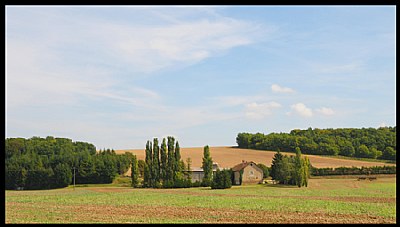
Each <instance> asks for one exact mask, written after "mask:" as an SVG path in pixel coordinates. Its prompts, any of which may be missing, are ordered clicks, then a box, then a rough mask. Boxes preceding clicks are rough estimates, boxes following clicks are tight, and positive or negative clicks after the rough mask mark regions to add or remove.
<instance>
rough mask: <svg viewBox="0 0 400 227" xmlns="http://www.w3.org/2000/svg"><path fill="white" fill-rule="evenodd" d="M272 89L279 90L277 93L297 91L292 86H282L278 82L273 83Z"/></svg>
mask: <svg viewBox="0 0 400 227" xmlns="http://www.w3.org/2000/svg"><path fill="white" fill-rule="evenodd" d="M271 89H272V91H273V92H277V93H294V92H295V91H294V90H293V89H291V88H288V87H281V86H279V85H277V84H273V85H271Z"/></svg>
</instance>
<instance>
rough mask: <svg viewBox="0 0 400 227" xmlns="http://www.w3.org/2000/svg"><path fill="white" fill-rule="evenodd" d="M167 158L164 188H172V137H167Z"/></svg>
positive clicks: (173, 175) (173, 158) (173, 159)
mask: <svg viewBox="0 0 400 227" xmlns="http://www.w3.org/2000/svg"><path fill="white" fill-rule="evenodd" d="M167 138H168V157H167V170H166V172H167V177H166V178H167V183H166V185H165V186H167V187H172V185H173V184H174V177H175V171H174V167H175V154H174V143H175V138H174V137H172V136H168V137H167Z"/></svg>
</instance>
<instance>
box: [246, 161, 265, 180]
mask: <svg viewBox="0 0 400 227" xmlns="http://www.w3.org/2000/svg"><path fill="white" fill-rule="evenodd" d="M262 179H263V172H262V170H260V168H258V167H257V166H256V165H255V164H254V163H250V164H249V165H248V166H246V167H245V168H244V169H243V175H242V184H243V183H258V182H260V181H262Z"/></svg>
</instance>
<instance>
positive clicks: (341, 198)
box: [5, 175, 396, 224]
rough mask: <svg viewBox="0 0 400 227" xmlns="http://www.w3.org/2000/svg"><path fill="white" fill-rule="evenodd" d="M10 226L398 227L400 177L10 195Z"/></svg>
mask: <svg viewBox="0 0 400 227" xmlns="http://www.w3.org/2000/svg"><path fill="white" fill-rule="evenodd" d="M5 199H6V203H5V214H6V216H5V218H6V220H5V221H6V223H353V224H354V223H376V224H377V223H396V177H395V176H393V175H392V176H391V177H385V178H380V177H378V179H377V180H376V181H357V179H355V178H353V179H351V178H345V179H340V178H336V179H327V178H321V179H310V180H309V185H308V187H302V188H298V187H291V186H280V185H243V186H234V187H232V188H230V189H224V190H211V189H210V188H209V187H200V188H185V189H140V188H139V189H138V188H136V189H134V188H129V187H96V186H95V185H89V186H88V187H77V188H76V189H75V190H73V189H72V188H65V189H55V190H39V191H6V197H5Z"/></svg>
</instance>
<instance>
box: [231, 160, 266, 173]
mask: <svg viewBox="0 0 400 227" xmlns="http://www.w3.org/2000/svg"><path fill="white" fill-rule="evenodd" d="M250 164H254V165H253V166H255V167H256V168H257V169H260V167H258V166H257V164H256V163H255V162H253V161H250V162H247V161H244V160H243V161H242V163H239V164H237V165H235V166H234V167H232V171H234V172H236V171H240V170H242V169H244V168H246V167H247V166H248V165H250Z"/></svg>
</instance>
